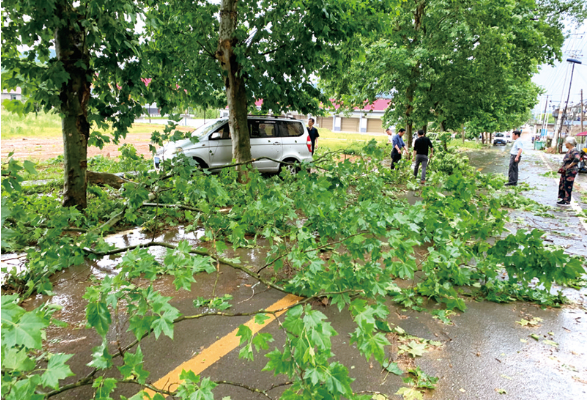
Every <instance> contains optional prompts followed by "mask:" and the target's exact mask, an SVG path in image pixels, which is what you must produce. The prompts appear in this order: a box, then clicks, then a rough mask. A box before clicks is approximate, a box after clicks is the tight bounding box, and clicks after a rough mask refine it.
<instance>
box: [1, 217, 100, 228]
mask: <svg viewBox="0 0 588 400" xmlns="http://www.w3.org/2000/svg"><path fill="white" fill-rule="evenodd" d="M6 221H7V222H10V223H11V224H15V225H16V224H17V223H18V221H17V220H16V219H14V218H11V217H8V218H6ZM23 225H24V226H26V227H27V228H43V229H61V230H63V231H69V232H88V230H87V229H84V228H77V227H75V226H66V227H63V228H57V227H56V226H49V225H46V224H39V225H31V224H30V223H28V222H24V223H23Z"/></svg>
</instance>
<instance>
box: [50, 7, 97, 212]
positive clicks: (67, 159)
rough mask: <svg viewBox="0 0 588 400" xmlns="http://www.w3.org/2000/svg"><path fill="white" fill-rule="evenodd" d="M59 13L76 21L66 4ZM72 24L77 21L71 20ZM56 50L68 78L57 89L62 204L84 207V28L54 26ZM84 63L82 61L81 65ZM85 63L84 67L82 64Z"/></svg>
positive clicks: (86, 60) (87, 57) (86, 82)
mask: <svg viewBox="0 0 588 400" xmlns="http://www.w3.org/2000/svg"><path fill="white" fill-rule="evenodd" d="M57 8H58V14H59V15H64V16H67V17H68V18H67V19H66V18H64V20H67V21H75V20H76V15H74V13H75V11H74V10H73V9H72V8H71V7H70V6H68V5H65V4H57ZM74 24H77V23H76V22H74ZM55 52H56V55H57V59H58V60H59V61H61V62H62V63H63V68H64V69H65V71H66V72H67V73H68V74H69V79H68V80H67V82H65V83H63V84H62V86H61V89H60V90H59V100H60V101H61V109H60V110H61V113H62V115H63V117H62V119H61V130H62V134H63V159H64V167H65V168H64V188H63V206H64V207H71V206H75V207H77V208H78V209H84V208H86V206H87V199H86V188H87V183H86V169H87V165H88V160H87V156H88V138H89V136H90V124H89V123H88V100H89V99H90V84H91V82H89V80H88V76H91V72H90V71H89V70H87V69H85V68H88V67H89V65H90V55H89V52H88V49H87V47H86V45H85V30H84V28H83V27H82V26H81V25H79V24H77V26H76V25H72V24H71V23H70V24H65V26H63V27H60V28H58V29H56V30H55ZM82 64H83V65H82ZM84 66H85V68H84Z"/></svg>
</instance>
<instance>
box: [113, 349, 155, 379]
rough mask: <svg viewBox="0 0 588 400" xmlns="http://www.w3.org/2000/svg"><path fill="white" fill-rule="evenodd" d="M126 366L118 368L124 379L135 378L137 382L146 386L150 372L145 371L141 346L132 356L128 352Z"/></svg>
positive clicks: (125, 359) (125, 360)
mask: <svg viewBox="0 0 588 400" xmlns="http://www.w3.org/2000/svg"><path fill="white" fill-rule="evenodd" d="M124 362H125V363H124V365H122V366H120V367H118V370H119V371H120V373H121V375H122V376H123V378H124V379H129V378H131V377H132V378H134V379H136V380H137V382H139V383H141V384H144V383H145V381H146V379H147V377H148V376H149V372H148V371H145V370H144V369H143V353H142V352H141V346H137V352H136V353H135V354H132V353H131V352H128V351H127V352H126V353H125V356H124Z"/></svg>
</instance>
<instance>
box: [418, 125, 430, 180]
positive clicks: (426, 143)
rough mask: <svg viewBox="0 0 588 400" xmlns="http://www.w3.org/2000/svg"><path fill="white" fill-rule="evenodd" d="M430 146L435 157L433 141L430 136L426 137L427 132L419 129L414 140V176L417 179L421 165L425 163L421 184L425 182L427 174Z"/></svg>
mask: <svg viewBox="0 0 588 400" xmlns="http://www.w3.org/2000/svg"><path fill="white" fill-rule="evenodd" d="M429 148H430V149H431V157H433V143H431V140H430V139H429V138H428V137H425V132H423V131H422V130H420V131H419V136H418V138H417V139H416V140H415V141H414V158H415V163H414V177H415V179H416V177H417V175H418V173H419V165H420V164H423V171H422V173H421V184H424V183H425V177H426V175H427V164H428V163H429Z"/></svg>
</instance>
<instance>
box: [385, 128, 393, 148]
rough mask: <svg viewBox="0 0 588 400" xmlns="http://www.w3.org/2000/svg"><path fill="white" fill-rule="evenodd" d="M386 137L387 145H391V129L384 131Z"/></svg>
mask: <svg viewBox="0 0 588 400" xmlns="http://www.w3.org/2000/svg"><path fill="white" fill-rule="evenodd" d="M386 135H388V144H392V129H390V128H388V129H386Z"/></svg>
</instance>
